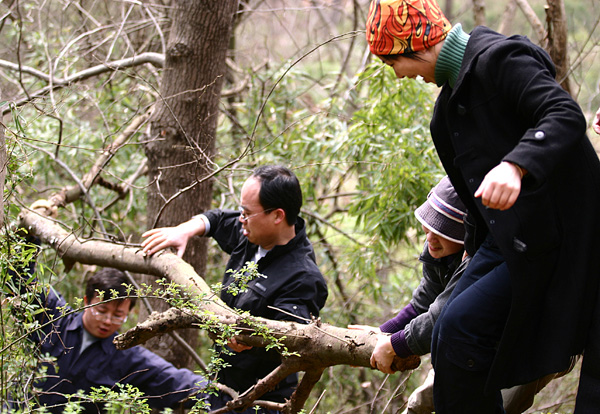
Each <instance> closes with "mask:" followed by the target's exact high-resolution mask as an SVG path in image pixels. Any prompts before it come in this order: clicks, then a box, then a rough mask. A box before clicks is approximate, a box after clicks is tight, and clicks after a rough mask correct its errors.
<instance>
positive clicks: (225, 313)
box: [21, 210, 420, 413]
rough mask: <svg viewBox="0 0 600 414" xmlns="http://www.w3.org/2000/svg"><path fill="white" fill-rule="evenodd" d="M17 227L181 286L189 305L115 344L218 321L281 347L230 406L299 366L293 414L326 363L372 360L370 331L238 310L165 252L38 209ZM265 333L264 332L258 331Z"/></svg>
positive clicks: (251, 398)
mask: <svg viewBox="0 0 600 414" xmlns="http://www.w3.org/2000/svg"><path fill="white" fill-rule="evenodd" d="M21 226H22V227H23V228H25V229H26V230H27V231H28V232H29V233H31V234H33V235H35V236H37V237H39V238H40V239H41V240H42V241H43V242H45V243H48V244H49V245H50V246H52V248H54V249H55V250H56V252H57V254H58V255H59V256H60V257H62V258H63V259H66V260H69V261H76V262H81V263H85V264H96V265H100V266H110V267H115V268H118V269H121V270H127V271H131V272H135V273H144V274H149V275H154V276H157V277H165V278H167V279H169V280H170V281H172V282H174V283H176V284H178V285H180V286H182V287H183V288H184V291H185V292H186V295H188V298H187V299H188V300H189V301H190V302H191V303H192V305H193V306H190V307H189V308H188V307H186V308H185V309H175V308H171V309H169V310H168V311H166V312H164V313H161V314H157V313H155V314H152V315H151V316H150V317H149V318H148V319H147V320H145V321H144V322H142V323H140V324H139V325H137V326H136V327H134V328H132V329H130V330H129V331H127V332H126V333H124V334H121V335H119V336H118V337H117V338H115V345H116V346H117V347H118V348H125V347H130V346H134V345H136V344H139V343H143V342H145V341H146V340H148V339H150V338H151V337H154V336H156V335H160V334H164V333H167V332H170V331H172V330H175V329H182V328H189V327H196V328H198V327H203V328H208V329H210V328H213V327H214V328H215V329H216V328H217V327H218V326H219V325H228V326H232V327H233V328H234V329H235V330H238V331H239V332H240V334H239V335H238V336H236V338H239V339H240V340H241V341H243V342H245V343H247V344H248V345H251V346H255V347H265V346H267V345H273V344H276V346H279V349H280V354H281V355H282V363H281V365H280V366H279V367H278V368H276V369H275V370H274V371H273V372H271V373H270V374H269V375H267V376H266V377H265V378H263V379H261V380H260V381H259V382H258V383H257V384H256V385H255V386H254V387H252V388H250V389H249V390H246V391H245V392H244V393H243V394H241V395H239V396H238V397H237V398H235V399H234V400H233V401H231V403H229V404H228V408H230V410H232V409H239V408H244V407H249V406H251V405H252V404H254V403H255V402H256V400H257V399H258V398H260V397H261V396H262V395H264V393H266V392H267V391H269V390H270V389H272V388H273V387H275V385H276V384H277V383H278V382H279V381H281V380H282V379H283V378H285V377H286V376H287V375H290V374H292V373H294V372H300V371H304V372H306V373H307V374H305V376H306V375H308V376H307V379H306V381H304V380H303V381H302V383H301V386H299V387H298V390H297V391H296V392H295V393H294V394H293V395H292V398H291V400H290V401H288V402H287V403H286V404H285V405H284V409H283V412H285V413H297V412H298V411H299V410H300V409H301V408H302V406H303V405H304V403H305V401H306V398H307V397H308V395H309V394H310V391H311V390H312V387H313V386H314V385H315V384H316V382H317V381H318V377H320V372H322V371H323V370H324V369H325V368H327V367H330V366H334V365H352V366H358V367H368V368H370V367H371V366H370V357H371V353H372V351H373V349H374V347H375V344H376V342H377V335H376V334H375V333H373V332H370V331H365V330H354V329H346V328H339V327H336V326H332V325H328V324H324V323H322V322H321V321H320V319H317V320H314V321H312V322H311V323H310V324H308V325H306V324H301V323H296V322H287V321H275V320H269V319H264V318H258V317H253V316H250V315H248V314H240V313H238V312H235V311H234V310H232V309H231V308H229V307H228V306H227V305H225V303H224V302H222V301H221V299H220V298H219V297H218V296H216V295H215V294H214V293H213V292H212V291H211V289H210V288H209V286H208V285H207V284H206V282H205V281H204V280H203V279H202V278H201V277H200V276H198V274H196V272H195V271H194V269H193V268H192V267H191V266H190V265H189V264H188V263H186V262H184V261H183V260H182V259H180V258H179V257H177V256H176V255H175V254H172V253H166V252H164V253H159V254H156V255H154V256H152V257H149V256H146V255H145V254H144V253H143V252H142V250H141V249H140V248H139V247H137V246H126V245H122V244H116V243H109V242H106V241H100V240H83V239H79V238H78V237H77V236H75V235H74V234H72V233H69V232H68V231H66V230H64V229H63V228H62V227H60V226H59V225H58V224H56V223H55V222H54V221H53V220H51V219H49V218H47V217H45V216H44V215H42V214H41V213H40V212H39V211H33V210H25V211H24V212H23V213H22V214H21ZM264 332H268V335H262V336H261V333H264ZM282 348H284V350H282ZM419 362H420V359H419V357H418V356H413V357H410V358H406V359H401V358H396V359H395V360H394V365H393V367H394V369H395V370H398V371H405V370H409V369H414V368H416V367H417V366H418V365H419Z"/></svg>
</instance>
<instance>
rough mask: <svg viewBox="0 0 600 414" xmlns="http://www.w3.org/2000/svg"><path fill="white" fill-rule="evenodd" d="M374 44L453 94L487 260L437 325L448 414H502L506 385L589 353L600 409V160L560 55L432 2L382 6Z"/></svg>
mask: <svg viewBox="0 0 600 414" xmlns="http://www.w3.org/2000/svg"><path fill="white" fill-rule="evenodd" d="M367 41H368V42H369V45H370V47H371V52H372V53H374V54H375V55H377V56H378V57H379V58H380V59H381V60H382V61H383V62H384V63H386V64H388V65H390V66H391V67H392V68H393V69H394V71H395V73H396V75H397V76H398V77H399V78H402V77H411V78H415V77H416V76H421V77H422V78H423V79H424V80H425V81H426V82H434V83H436V84H437V85H438V86H441V87H442V89H441V92H440V95H439V97H438V99H437V102H436V106H435V110H434V114H433V119H432V121H431V134H432V138H433V141H434V143H435V146H436V149H437V151H438V155H439V157H440V159H441V161H442V164H443V165H444V168H445V170H446V172H447V174H448V176H449V177H450V179H451V181H452V184H453V185H454V187H455V188H456V190H457V192H458V194H459V196H460V197H461V199H462V200H463V202H464V204H465V205H466V207H467V209H468V210H469V213H470V215H471V216H472V217H473V218H474V223H473V228H472V230H473V231H472V232H471V234H472V235H473V240H474V243H473V248H476V249H477V253H476V254H475V255H474V257H473V260H472V261H471V264H470V265H469V267H468V268H467V270H466V271H465V274H464V275H463V277H462V278H461V281H460V282H459V285H458V286H457V287H456V289H455V291H454V293H453V296H452V297H451V298H450V300H449V302H448V305H447V306H446V308H445V309H444V312H443V314H442V315H441V316H440V319H439V320H438V323H437V324H436V328H435V331H434V337H433V343H432V355H433V363H434V368H435V370H436V382H435V386H434V394H435V404H436V412H437V413H438V414H444V413H452V414H454V413H461V414H465V413H477V414H482V413H502V412H503V411H502V404H501V402H502V399H501V396H500V392H499V390H500V389H501V388H504V387H509V386H512V385H515V384H522V383H526V382H529V381H532V380H534V379H536V378H539V377H541V376H543V375H545V374H549V373H552V372H558V371H561V370H564V369H565V368H567V367H568V365H569V360H570V356H571V355H576V354H579V353H581V352H583V350H585V356H584V362H583V368H582V372H581V380H580V386H579V391H578V397H577V408H576V413H577V414H580V413H587V412H590V413H591V412H597V410H598V407H600V312H599V311H598V310H597V309H596V302H597V296H598V288H599V283H598V282H599V280H600V261H599V260H597V259H596V258H595V255H594V242H595V238H596V236H597V235H598V234H600V215H599V214H598V211H599V210H600V163H599V161H598V156H597V155H596V152H595V151H594V149H593V147H592V145H591V144H590V142H589V140H588V138H587V137H586V135H585V130H586V120H585V118H584V116H583V114H582V112H581V109H580V108H579V106H578V105H577V103H576V102H575V101H574V100H573V99H572V98H571V97H570V96H569V94H568V93H566V92H565V91H564V90H563V89H562V88H561V87H560V85H559V84H558V83H557V82H556V80H555V79H554V76H555V68H554V66H553V64H552V62H551V60H550V58H549V56H548V55H547V54H546V53H545V52H544V51H543V50H542V49H541V48H539V47H537V46H536V45H534V44H532V43H531V42H530V41H529V40H528V39H527V38H525V37H522V36H512V37H509V38H507V37H505V36H503V35H500V34H498V33H495V32H493V31H491V30H489V29H487V28H485V27H478V28H476V29H475V30H473V32H472V33H470V34H467V33H465V32H464V31H463V30H462V28H461V26H460V25H456V26H455V27H453V28H452V27H451V25H450V23H449V22H448V20H447V19H446V18H445V17H444V15H443V14H442V12H441V10H440V8H439V6H438V5H437V4H436V3H435V2H434V1H433V0H373V1H372V3H371V7H370V11H369V17H368V20H367ZM590 333H591V334H592V335H590Z"/></svg>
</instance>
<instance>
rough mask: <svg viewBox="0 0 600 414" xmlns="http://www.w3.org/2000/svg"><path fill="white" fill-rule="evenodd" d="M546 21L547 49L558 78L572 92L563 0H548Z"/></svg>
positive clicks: (565, 88) (564, 87)
mask: <svg viewBox="0 0 600 414" xmlns="http://www.w3.org/2000/svg"><path fill="white" fill-rule="evenodd" d="M546 22H547V24H548V47H547V50H548V53H549V54H550V57H551V58H552V61H553V62H554V65H555V66H556V80H558V82H559V83H560V84H561V86H562V87H563V89H564V90H566V91H567V92H569V93H570V94H572V93H571V85H570V82H569V55H568V49H567V19H566V15H565V4H564V2H563V0H548V5H547V6H546Z"/></svg>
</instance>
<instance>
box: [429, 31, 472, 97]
mask: <svg viewBox="0 0 600 414" xmlns="http://www.w3.org/2000/svg"><path fill="white" fill-rule="evenodd" d="M470 37H471V36H469V34H468V33H465V32H464V31H463V29H462V26H461V24H460V23H458V24H457V25H456V26H454V27H453V28H452V30H450V32H449V33H448V36H447V37H446V40H445V41H444V44H443V46H442V50H440V54H439V56H438V59H437V62H436V64H435V83H436V84H437V86H442V85H443V84H444V83H446V81H448V83H449V85H450V87H452V88H453V87H454V84H455V83H456V79H458V73H459V72H460V67H461V65H462V60H463V57H464V55H465V49H466V48H467V43H468V42H469V38H470Z"/></svg>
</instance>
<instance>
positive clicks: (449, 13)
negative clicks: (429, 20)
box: [444, 0, 454, 22]
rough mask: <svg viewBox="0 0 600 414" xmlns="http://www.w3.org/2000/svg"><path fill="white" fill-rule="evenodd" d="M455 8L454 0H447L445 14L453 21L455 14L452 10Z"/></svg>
mask: <svg viewBox="0 0 600 414" xmlns="http://www.w3.org/2000/svg"><path fill="white" fill-rule="evenodd" d="M452 10H454V0H446V7H445V10H444V14H445V15H446V17H447V18H448V20H450V21H451V22H452V21H453V20H454V14H453V12H452Z"/></svg>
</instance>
